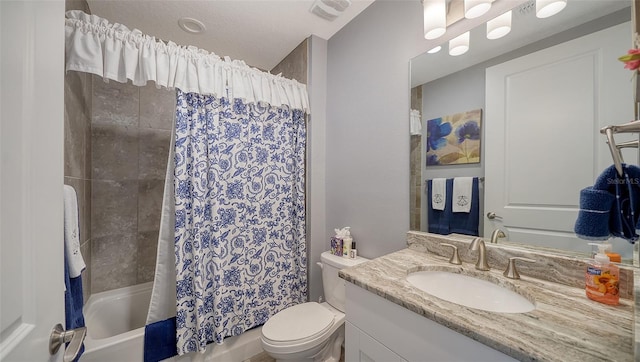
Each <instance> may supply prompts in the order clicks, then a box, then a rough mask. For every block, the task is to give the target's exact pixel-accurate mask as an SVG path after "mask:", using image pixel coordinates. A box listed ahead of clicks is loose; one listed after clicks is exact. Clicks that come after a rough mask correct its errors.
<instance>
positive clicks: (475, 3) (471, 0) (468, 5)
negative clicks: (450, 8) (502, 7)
mask: <svg viewBox="0 0 640 362" xmlns="http://www.w3.org/2000/svg"><path fill="white" fill-rule="evenodd" d="M489 9H491V0H464V17H465V18H467V19H473V18H477V17H479V16H482V15H484V14H485V13H486V12H487V11H489Z"/></svg>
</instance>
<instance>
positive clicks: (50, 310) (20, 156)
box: [0, 0, 64, 361]
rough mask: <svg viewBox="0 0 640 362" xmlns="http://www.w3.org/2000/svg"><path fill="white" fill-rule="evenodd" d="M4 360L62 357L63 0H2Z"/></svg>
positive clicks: (0, 286)
mask: <svg viewBox="0 0 640 362" xmlns="http://www.w3.org/2000/svg"><path fill="white" fill-rule="evenodd" d="M0 37H1V39H0V68H1V72H0V84H1V88H0V293H1V294H0V313H1V314H0V326H1V330H0V360H2V361H48V360H49V361H59V360H61V356H62V354H61V353H60V352H58V354H57V356H54V357H50V356H49V349H48V348H49V335H50V333H51V330H52V328H53V326H54V325H55V324H56V323H62V324H63V325H64V294H63V293H64V279H63V228H62V226H63V222H62V217H63V209H62V208H63V206H62V185H63V138H64V133H63V129H64V120H63V116H64V115H63V112H64V111H63V107H64V103H63V102H64V98H63V89H64V78H63V75H64V73H63V66H64V2H63V1H41V2H40V1H39V2H35V1H29V0H23V1H0Z"/></svg>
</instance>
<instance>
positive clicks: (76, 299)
mask: <svg viewBox="0 0 640 362" xmlns="http://www.w3.org/2000/svg"><path fill="white" fill-rule="evenodd" d="M64 286H65V287H66V290H65V291H64V323H65V328H66V330H70V329H75V328H78V327H84V326H85V324H84V314H83V313H82V307H83V305H84V301H83V296H82V276H79V277H76V278H70V277H69V264H68V263H67V256H66V254H65V257H64ZM82 353H84V344H83V345H82V347H81V348H80V352H79V353H78V357H76V359H75V360H74V361H76V362H77V361H78V360H79V359H80V356H82Z"/></svg>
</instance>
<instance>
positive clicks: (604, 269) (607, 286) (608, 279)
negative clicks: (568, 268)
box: [585, 244, 620, 305]
mask: <svg viewBox="0 0 640 362" xmlns="http://www.w3.org/2000/svg"><path fill="white" fill-rule="evenodd" d="M596 245H597V246H598V254H596V256H595V257H594V258H593V260H590V261H589V263H588V264H587V271H586V273H585V290H586V294H587V297H588V298H589V299H592V300H595V301H596V302H600V303H604V304H609V305H618V304H619V303H620V290H619V285H618V282H619V280H620V269H619V268H618V267H617V266H616V265H615V264H612V263H611V261H610V260H609V257H608V256H607V254H606V253H605V252H606V248H607V245H606V244H596Z"/></svg>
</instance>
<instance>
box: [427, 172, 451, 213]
mask: <svg viewBox="0 0 640 362" xmlns="http://www.w3.org/2000/svg"><path fill="white" fill-rule="evenodd" d="M432 181H433V182H432V187H431V207H432V208H433V209H434V210H440V211H442V210H444V209H445V205H446V200H447V179H445V178H434V179H433V180H432Z"/></svg>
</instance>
